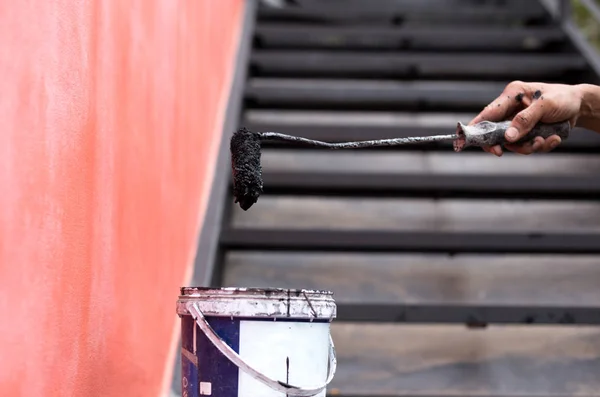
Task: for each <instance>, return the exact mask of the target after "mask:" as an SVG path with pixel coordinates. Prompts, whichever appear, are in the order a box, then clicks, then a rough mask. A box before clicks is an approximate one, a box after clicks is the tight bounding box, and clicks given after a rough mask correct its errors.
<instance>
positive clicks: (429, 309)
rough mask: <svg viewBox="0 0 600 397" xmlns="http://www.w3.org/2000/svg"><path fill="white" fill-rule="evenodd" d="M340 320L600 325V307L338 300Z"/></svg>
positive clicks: (478, 324) (338, 317) (473, 324)
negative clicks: (351, 301) (346, 301)
mask: <svg viewBox="0 0 600 397" xmlns="http://www.w3.org/2000/svg"><path fill="white" fill-rule="evenodd" d="M565 265H568V264H565ZM336 321H344V322H377V323H422V324H448V323H454V324H466V325H469V326H474V327H476V326H485V325H487V324H527V325H530V324H538V325H540V324H545V325H600V307H589V306H588V307H585V306H584V307H569V306H526V305H457V304H425V303H418V304H403V303H383V302H382V303H344V302H338V303H337V318H336Z"/></svg>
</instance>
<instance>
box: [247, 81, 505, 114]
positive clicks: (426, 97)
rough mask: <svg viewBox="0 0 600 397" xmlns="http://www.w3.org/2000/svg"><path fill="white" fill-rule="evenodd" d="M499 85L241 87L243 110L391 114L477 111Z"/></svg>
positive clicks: (419, 83) (257, 83)
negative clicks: (337, 110)
mask: <svg viewBox="0 0 600 397" xmlns="http://www.w3.org/2000/svg"><path fill="white" fill-rule="evenodd" d="M505 86H506V83H505V82H502V83H498V82H474V81H414V82H413V81H405V82H401V81H394V80H344V79H335V80H332V79H303V78H289V79H279V78H253V79H251V80H250V81H249V82H248V85H247V87H246V99H248V100H250V101H251V103H250V104H249V105H252V106H267V107H270V108H286V107H294V108H314V107H319V106H323V107H329V108H336V107H340V108H344V109H366V108H368V107H373V106H377V107H378V108H379V109H380V110H384V108H385V107H388V108H392V109H400V108H402V107H406V108H415V107H416V108H424V107H426V106H430V107H436V108H460V109H461V110H462V111H468V110H475V109H476V110H477V111H480V110H481V109H482V108H483V107H485V106H487V105H488V104H489V103H490V102H491V101H492V100H493V99H494V98H496V97H497V96H498V95H499V94H500V93H501V92H502V91H503V90H504V87H505Z"/></svg>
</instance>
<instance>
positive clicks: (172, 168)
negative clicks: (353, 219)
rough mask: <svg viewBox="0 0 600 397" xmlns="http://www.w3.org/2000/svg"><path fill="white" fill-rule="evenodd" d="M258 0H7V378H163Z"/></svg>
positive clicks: (32, 385)
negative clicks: (241, 40) (245, 21)
mask: <svg viewBox="0 0 600 397" xmlns="http://www.w3.org/2000/svg"><path fill="white" fill-rule="evenodd" d="M242 8H243V0H218V1H215V0H177V1H173V0H127V1H123V0H82V1H73V0H19V1H12V0H0V76H1V77H2V79H1V80H0V87H1V88H0V120H2V121H1V123H0V125H1V127H0V128H1V134H0V165H1V166H0V189H1V193H0V395H2V396H10V397H19V396H36V397H37V396H40V397H41V396H44V397H51V396H77V397H78V396H82V397H83V396H85V397H93V396H102V397H112V396H115V397H117V396H118V397H124V396H127V397H132V396H144V397H148V396H159V395H161V392H162V391H163V390H165V388H166V387H168V385H169V382H170V371H171V366H172V362H173V361H172V360H173V352H174V341H175V337H176V336H177V329H176V315H175V301H176V298H177V294H178V288H179V287H180V286H181V285H185V284H186V282H187V280H189V277H190V275H191V274H190V272H191V268H192V260H193V256H194V253H195V244H196V239H197V233H198V230H199V227H200V223H201V220H202V218H203V216H204V209H205V205H206V200H207V197H208V188H209V186H210V183H211V177H212V172H213V170H212V168H211V167H213V166H214V161H215V156H216V145H217V144H218V138H219V136H218V134H220V133H221V123H222V119H223V112H224V109H225V106H226V100H227V94H228V90H229V84H230V79H231V77H232V72H233V67H234V64H233V59H234V56H235V51H236V49H237V42H238V34H239V31H240V23H241V13H242Z"/></svg>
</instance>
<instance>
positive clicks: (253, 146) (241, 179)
mask: <svg viewBox="0 0 600 397" xmlns="http://www.w3.org/2000/svg"><path fill="white" fill-rule="evenodd" d="M229 149H230V151H231V171H232V173H233V197H235V202H236V203H240V208H241V209H243V210H244V211H246V210H248V208H250V207H252V205H253V204H254V203H256V201H257V200H258V197H259V196H260V195H261V193H262V191H263V181H262V167H261V166H260V135H259V134H258V133H256V132H252V131H250V130H247V129H246V128H240V129H239V130H237V131H236V132H234V133H233V136H232V137H231V142H230V144H229Z"/></svg>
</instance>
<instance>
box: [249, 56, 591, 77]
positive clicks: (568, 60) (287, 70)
mask: <svg viewBox="0 0 600 397" xmlns="http://www.w3.org/2000/svg"><path fill="white" fill-rule="evenodd" d="M250 62H251V64H252V66H253V67H254V72H255V74H258V75H260V76H265V75H277V76H296V77H331V76H337V77H369V78H373V77H375V76H377V77H378V78H389V77H412V78H431V77H436V78H440V77H444V78H446V79H449V78H463V79H466V78H468V79H475V78H484V77H485V78H490V77H496V78H504V79H525V78H538V79H539V78H542V79H545V80H547V79H549V78H562V77H564V76H565V75H566V74H567V73H572V72H580V71H583V70H584V69H586V68H587V63H586V61H585V59H583V58H582V57H581V56H579V55H573V54H510V53H492V52H486V53H478V54H469V53H458V52H452V53H445V54H444V53H427V52H405V51H403V52H401V53H384V52H358V51H344V52H337V51H336V52H331V51H317V50H257V51H254V53H253V54H252V57H251V60H250Z"/></svg>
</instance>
